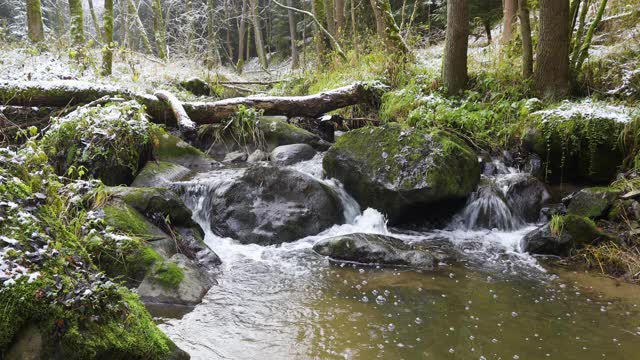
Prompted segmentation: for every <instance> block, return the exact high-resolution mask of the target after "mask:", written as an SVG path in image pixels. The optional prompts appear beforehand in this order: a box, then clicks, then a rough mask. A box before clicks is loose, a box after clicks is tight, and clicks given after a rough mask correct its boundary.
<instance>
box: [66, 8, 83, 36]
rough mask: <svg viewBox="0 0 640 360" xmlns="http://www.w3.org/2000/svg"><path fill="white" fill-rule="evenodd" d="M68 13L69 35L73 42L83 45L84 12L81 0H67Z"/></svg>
mask: <svg viewBox="0 0 640 360" xmlns="http://www.w3.org/2000/svg"><path fill="white" fill-rule="evenodd" d="M69 13H70V15H71V37H72V39H73V44H74V45H77V46H80V45H84V14H83V11H82V0H69Z"/></svg>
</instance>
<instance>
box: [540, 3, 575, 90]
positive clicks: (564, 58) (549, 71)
mask: <svg viewBox="0 0 640 360" xmlns="http://www.w3.org/2000/svg"><path fill="white" fill-rule="evenodd" d="M569 25H570V18H569V0H540V35H539V40H538V47H537V49H536V67H535V70H534V73H533V80H534V83H535V86H536V89H537V90H538V92H539V94H540V96H542V97H544V98H550V99H558V98H564V97H566V96H568V95H569Z"/></svg>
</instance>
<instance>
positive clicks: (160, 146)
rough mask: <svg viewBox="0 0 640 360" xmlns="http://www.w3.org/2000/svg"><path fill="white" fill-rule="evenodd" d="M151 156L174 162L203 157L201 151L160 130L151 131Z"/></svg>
mask: <svg viewBox="0 0 640 360" xmlns="http://www.w3.org/2000/svg"><path fill="white" fill-rule="evenodd" d="M151 143H152V146H153V156H154V158H156V159H157V160H161V161H168V162H175V161H176V160H179V159H180V158H185V157H194V156H204V154H203V153H202V151H200V150H198V149H196V148H195V147H193V146H191V145H189V144H187V143H186V142H184V141H183V140H182V139H180V138H178V137H177V136H174V135H171V134H169V133H167V132H166V131H165V130H163V129H160V128H154V129H152V130H151Z"/></svg>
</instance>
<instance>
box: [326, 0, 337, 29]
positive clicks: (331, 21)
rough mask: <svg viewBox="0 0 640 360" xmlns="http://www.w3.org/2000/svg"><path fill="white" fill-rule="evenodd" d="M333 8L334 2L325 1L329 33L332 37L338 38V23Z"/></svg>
mask: <svg viewBox="0 0 640 360" xmlns="http://www.w3.org/2000/svg"><path fill="white" fill-rule="evenodd" d="M333 6H334V4H333V0H324V17H325V21H326V23H327V31H329V34H331V36H333V37H336V35H337V34H336V21H335V17H334V8H333Z"/></svg>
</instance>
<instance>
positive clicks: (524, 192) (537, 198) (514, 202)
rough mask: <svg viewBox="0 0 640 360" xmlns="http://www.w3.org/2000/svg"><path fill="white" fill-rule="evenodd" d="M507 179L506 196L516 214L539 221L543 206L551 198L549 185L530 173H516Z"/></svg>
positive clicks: (528, 220)
mask: <svg viewBox="0 0 640 360" xmlns="http://www.w3.org/2000/svg"><path fill="white" fill-rule="evenodd" d="M507 181H508V189H507V192H506V197H507V201H508V203H509V207H510V208H511V210H512V211H513V212H514V214H515V215H516V216H519V217H520V218H522V219H524V220H525V221H526V222H530V223H531V222H536V221H538V218H539V217H540V210H541V209H542V206H543V205H544V204H546V203H547V202H548V201H549V200H550V199H551V194H550V193H549V190H548V189H547V186H546V185H545V184H544V183H543V182H542V181H540V180H538V179H537V178H536V177H534V176H532V175H529V174H514V175H512V176H510V177H509V179H508V180H507Z"/></svg>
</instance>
